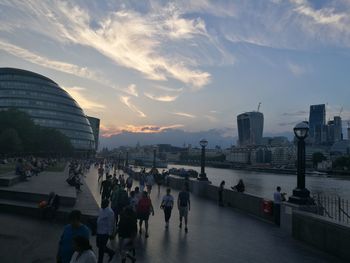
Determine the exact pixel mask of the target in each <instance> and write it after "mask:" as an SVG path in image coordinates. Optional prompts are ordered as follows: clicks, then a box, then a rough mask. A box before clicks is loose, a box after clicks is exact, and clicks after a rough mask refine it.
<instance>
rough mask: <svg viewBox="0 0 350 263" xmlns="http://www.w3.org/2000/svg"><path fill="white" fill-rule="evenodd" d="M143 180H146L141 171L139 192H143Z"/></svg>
mask: <svg viewBox="0 0 350 263" xmlns="http://www.w3.org/2000/svg"><path fill="white" fill-rule="evenodd" d="M145 181H146V177H145V174H144V173H143V172H141V175H140V182H139V184H140V192H141V193H143V191H144V189H145Z"/></svg>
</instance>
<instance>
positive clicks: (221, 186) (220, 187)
mask: <svg viewBox="0 0 350 263" xmlns="http://www.w3.org/2000/svg"><path fill="white" fill-rule="evenodd" d="M224 187H225V181H222V182H221V183H220V186H219V191H218V193H219V206H224V197H223V195H224Z"/></svg>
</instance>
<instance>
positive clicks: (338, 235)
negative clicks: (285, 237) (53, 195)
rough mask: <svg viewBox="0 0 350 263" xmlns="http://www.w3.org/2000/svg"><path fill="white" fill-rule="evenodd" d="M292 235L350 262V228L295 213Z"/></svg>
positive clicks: (309, 214) (298, 212) (322, 218)
mask: <svg viewBox="0 0 350 263" xmlns="http://www.w3.org/2000/svg"><path fill="white" fill-rule="evenodd" d="M292 217H293V220H292V221H293V223H292V233H293V237H294V238H295V239H298V240H301V241H304V242H306V243H308V244H310V245H312V246H314V247H317V248H318V249H320V250H322V251H326V252H328V253H331V254H333V255H335V256H338V257H340V258H343V259H345V260H347V261H348V262H350V249H349V247H350V226H349V225H345V224H341V223H338V222H334V221H332V220H329V219H327V218H325V217H322V216H318V215H315V214H312V213H307V212H301V211H294V212H293V216H292Z"/></svg>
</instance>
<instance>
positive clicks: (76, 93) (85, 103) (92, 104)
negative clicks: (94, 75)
mask: <svg viewBox="0 0 350 263" xmlns="http://www.w3.org/2000/svg"><path fill="white" fill-rule="evenodd" d="M64 89H65V90H66V91H67V92H68V93H69V94H70V95H71V96H72V97H73V98H74V99H75V100H76V101H77V102H78V104H79V106H81V107H82V108H83V109H84V110H92V111H101V110H104V109H105V108H106V106H105V105H104V104H100V103H97V102H96V101H93V100H90V99H88V98H87V97H86V95H85V94H83V93H84V92H85V91H86V89H85V88H82V87H64Z"/></svg>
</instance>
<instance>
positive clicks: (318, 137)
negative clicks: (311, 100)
mask: <svg viewBox="0 0 350 263" xmlns="http://www.w3.org/2000/svg"><path fill="white" fill-rule="evenodd" d="M325 125H326V105H325V104H319V105H311V106H310V116H309V128H310V130H309V134H310V138H311V139H312V140H313V142H314V143H321V141H322V138H323V137H324V134H323V133H324V130H325V127H324V126H325Z"/></svg>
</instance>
